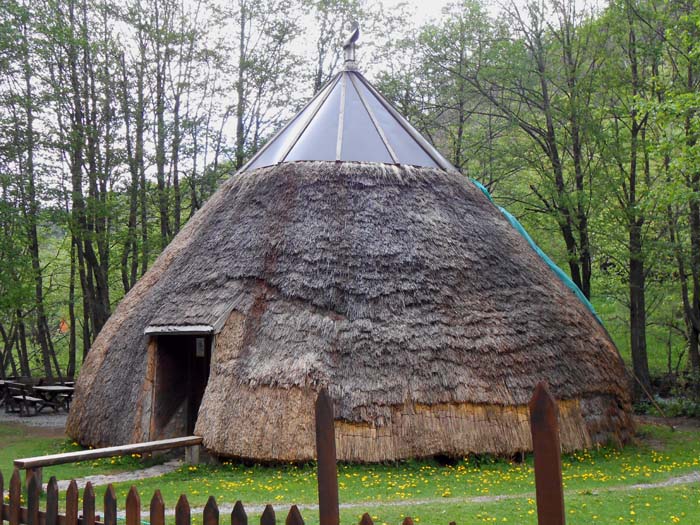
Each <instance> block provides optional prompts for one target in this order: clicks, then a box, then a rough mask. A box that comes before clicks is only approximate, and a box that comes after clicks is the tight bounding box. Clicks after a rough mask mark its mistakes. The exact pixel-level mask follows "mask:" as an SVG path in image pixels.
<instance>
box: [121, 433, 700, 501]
mask: <svg viewBox="0 0 700 525" xmlns="http://www.w3.org/2000/svg"><path fill="white" fill-rule="evenodd" d="M640 438H641V440H640V443H639V444H638V445H636V446H628V447H625V448H624V449H623V450H617V449H614V448H607V447H606V448H600V449H597V450H589V451H584V452H578V453H575V454H567V455H565V456H564V457H563V460H562V467H563V469H562V470H563V479H564V486H565V488H566V489H571V490H602V489H605V488H606V487H609V486H617V485H628V484H635V483H651V482H658V481H663V480H666V479H668V478H669V477H671V476H677V475H681V474H685V473H688V472H691V471H695V470H700V432H699V431H687V430H686V431H684V430H677V431H675V432H672V431H671V430H670V429H668V428H665V427H658V426H645V427H643V428H642V429H641V434H640ZM130 486H131V483H122V484H116V485H115V490H116V491H117V493H118V494H119V496H120V497H121V498H124V497H126V493H127V492H128V490H129V488H130ZM339 486H340V500H341V501H342V502H346V503H350V502H359V501H365V502H369V501H372V502H399V501H402V500H412V499H435V498H449V497H454V496H460V497H462V496H464V497H471V496H489V495H497V494H523V493H528V492H531V491H533V490H534V472H533V468H532V457H528V458H526V460H525V461H524V462H523V463H513V462H508V461H505V460H496V459H494V458H490V457H487V458H476V457H475V458H467V460H463V461H460V462H458V463H457V464H456V465H454V466H450V465H448V466H442V465H439V464H438V463H436V462H433V461H406V462H398V463H395V464H390V465H342V464H341V465H340V466H339ZM157 488H158V489H160V490H161V493H162V494H163V497H164V498H165V499H166V501H172V502H174V501H176V500H177V497H178V496H179V495H180V494H182V493H185V494H187V496H188V499H189V501H190V504H192V505H194V506H203V505H204V504H205V503H206V500H207V498H208V496H209V495H213V496H215V497H216V499H217V501H226V502H232V501H235V500H237V499H240V500H242V501H243V502H244V503H251V504H263V503H275V502H284V503H285V504H291V503H315V502H316V472H315V467H314V465H313V464H309V465H305V466H296V465H283V466H277V467H265V466H259V465H258V466H244V465H241V464H239V463H226V464H223V465H219V466H210V465H199V466H184V467H182V468H180V469H178V470H177V471H174V472H171V473H169V474H166V475H164V476H162V477H159V478H152V479H148V480H143V481H142V482H140V483H139V484H138V489H139V492H140V493H141V497H142V499H146V498H150V496H151V495H152V494H153V492H154V491H155V489H157Z"/></svg>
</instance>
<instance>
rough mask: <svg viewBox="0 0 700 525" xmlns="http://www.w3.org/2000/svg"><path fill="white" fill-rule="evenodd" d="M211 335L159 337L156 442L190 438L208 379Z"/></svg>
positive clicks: (154, 431) (155, 422) (154, 432)
mask: <svg viewBox="0 0 700 525" xmlns="http://www.w3.org/2000/svg"><path fill="white" fill-rule="evenodd" d="M211 341H212V338H211V336H209V335H201V336H200V335H159V336H158V339H157V350H156V360H155V366H156V371H155V391H154V400H153V401H154V403H153V404H154V406H153V428H152V430H153V432H152V434H153V436H152V438H153V439H162V438H168V437H177V436H183V435H191V434H192V433H193V432H194V427H195V424H196V423H197V414H198V412H199V406H200V405H201V403H202V398H203V397H204V390H205V389H206V387H207V381H208V380H209V366H210V364H211Z"/></svg>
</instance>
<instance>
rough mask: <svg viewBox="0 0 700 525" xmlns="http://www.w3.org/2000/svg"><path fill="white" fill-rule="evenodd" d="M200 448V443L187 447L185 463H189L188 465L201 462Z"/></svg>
mask: <svg viewBox="0 0 700 525" xmlns="http://www.w3.org/2000/svg"><path fill="white" fill-rule="evenodd" d="M199 448H200V447H199V445H192V446H191V447H185V463H187V464H188V465H198V464H199Z"/></svg>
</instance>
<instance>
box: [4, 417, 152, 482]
mask: <svg viewBox="0 0 700 525" xmlns="http://www.w3.org/2000/svg"><path fill="white" fill-rule="evenodd" d="M72 450H81V447H79V446H78V445H77V443H72V442H71V441H70V440H68V439H66V438H64V437H62V436H61V433H60V432H57V431H55V430H47V429H44V428H41V427H27V426H24V425H18V424H15V423H0V472H2V474H3V476H4V477H5V479H6V480H9V478H10V476H11V475H12V469H13V466H12V462H13V460H15V459H19V458H27V457H32V456H43V455H45V454H59V453H61V452H70V451H72ZM142 466H145V465H142V463H141V462H140V461H139V460H138V459H136V458H131V457H125V458H115V459H114V460H110V459H101V460H97V461H90V462H87V461H86V462H83V463H73V464H68V465H56V466H55V467H46V468H45V469H44V482H46V481H48V479H49V478H50V477H51V476H56V479H72V478H81V477H84V476H90V475H92V474H105V473H112V472H123V471H126V470H133V469H134V468H141V467H142ZM6 482H7V481H6Z"/></svg>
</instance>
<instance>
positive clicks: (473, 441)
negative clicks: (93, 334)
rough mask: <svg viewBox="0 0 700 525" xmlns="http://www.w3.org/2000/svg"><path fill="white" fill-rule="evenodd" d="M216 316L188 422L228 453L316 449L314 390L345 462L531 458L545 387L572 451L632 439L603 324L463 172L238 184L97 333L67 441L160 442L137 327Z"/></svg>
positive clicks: (312, 170) (333, 175) (289, 170)
mask: <svg viewBox="0 0 700 525" xmlns="http://www.w3.org/2000/svg"><path fill="white" fill-rule="evenodd" d="M221 320H224V321H225V323H222V322H221ZM217 324H218V325H223V328H222V329H221V332H220V333H219V334H218V335H217V337H216V338H215V344H214V351H213V356H212V365H211V374H210V379H209V383H208V385H207V389H206V392H205V395H204V399H203V402H202V405H201V408H200V411H199V417H198V420H197V427H196V433H197V434H199V435H202V436H203V437H204V443H205V445H206V447H207V448H209V449H210V450H211V451H213V452H215V453H217V454H221V455H227V456H242V457H247V458H257V459H264V460H272V459H278V460H306V459H309V458H311V457H313V455H314V450H313V439H314V434H313V430H314V429H313V425H314V424H313V402H314V399H315V392H316V391H317V390H318V388H319V387H320V386H321V385H327V386H328V388H329V393H330V395H331V397H332V398H333V400H334V404H335V413H336V418H337V419H338V420H339V421H338V424H337V431H336V432H337V444H338V455H339V457H340V458H341V459H349V460H365V461H378V460H387V459H395V458H404V457H416V456H428V455H434V454H448V455H462V454H466V453H470V452H492V453H499V454H509V453H513V452H516V451H520V450H527V449H529V448H530V446H531V443H530V436H529V430H528V416H527V407H526V404H527V401H528V400H529V397H530V395H531V393H532V390H533V388H534V386H535V384H536V383H537V382H539V381H541V380H545V381H547V383H548V384H549V387H550V389H551V391H552V393H553V394H554V396H555V397H556V398H558V399H560V400H561V403H560V418H561V426H562V443H563V446H564V448H566V449H573V448H581V447H587V446H590V445H591V444H593V443H600V442H604V441H608V440H614V441H625V440H627V439H628V438H629V436H630V434H631V432H632V431H633V426H632V421H631V418H630V417H629V410H630V396H629V388H628V387H629V385H628V382H627V376H626V374H625V370H624V365H623V363H622V361H621V359H620V356H619V354H618V352H617V350H616V349H615V347H614V345H613V344H612V342H611V341H610V338H609V337H608V335H607V334H606V332H605V330H604V329H603V328H602V327H601V326H600V325H599V324H598V322H597V321H596V320H595V318H594V317H593V315H592V314H591V313H590V312H589V311H588V310H587V309H586V308H585V307H584V306H583V305H582V304H581V303H580V302H579V301H578V300H577V299H576V297H575V296H574V295H573V294H572V293H571V291H570V290H568V289H567V288H566V287H565V286H564V285H563V284H562V283H561V282H560V281H559V280H558V279H557V278H556V277H555V276H554V274H553V273H552V271H551V270H550V269H549V268H548V267H547V266H546V265H545V264H544V263H543V262H542V261H541V260H540V259H539V258H538V256H537V255H536V254H535V253H534V251H533V250H532V248H531V247H530V246H529V245H528V244H527V243H526V242H525V240H524V239H523V238H522V237H521V236H520V235H519V234H518V233H517V232H516V231H515V230H514V229H513V228H512V227H511V226H510V225H509V224H508V223H507V221H506V220H505V219H504V218H503V217H502V215H501V214H500V213H499V211H498V209H497V208H496V207H495V206H494V205H493V204H492V203H491V202H489V200H488V199H487V198H486V197H485V196H484V194H482V193H481V191H479V190H478V189H477V188H476V187H475V186H474V185H473V184H471V183H470V182H469V181H468V180H467V179H465V178H464V177H463V176H461V175H459V174H454V173H447V172H445V171H442V170H437V169H431V168H415V167H409V166H391V165H380V164H362V163H335V162H299V163H284V164H280V165H277V166H273V167H269V168H260V169H257V170H254V171H251V172H247V173H243V174H239V175H236V176H234V177H233V178H232V179H231V180H229V181H227V182H226V183H225V184H224V185H223V187H222V188H221V189H220V190H219V191H218V192H217V193H216V194H215V195H214V196H213V197H212V198H211V199H210V200H209V201H208V202H207V204H206V205H205V206H204V208H203V209H202V210H200V211H199V212H198V213H197V214H196V215H195V217H194V218H193V219H192V220H191V221H190V222H189V223H188V224H187V226H186V227H185V228H184V229H183V231H182V232H180V234H178V236H177V237H176V238H175V240H174V241H173V242H172V243H171V245H170V246H169V247H168V248H167V249H166V250H165V251H164V252H163V254H162V255H161V256H160V258H159V259H158V261H157V262H156V264H155V265H154V266H153V267H152V268H151V270H150V271H149V272H148V273H147V274H146V275H145V276H144V277H143V278H142V279H141V280H140V281H139V283H138V284H137V285H136V287H135V288H134V289H133V290H132V291H131V292H130V293H129V294H128V295H127V296H126V297H125V298H124V300H123V301H122V302H121V304H120V305H119V307H118V308H117V310H116V312H115V313H114V314H113V315H112V317H111V318H110V320H109V322H108V323H107V325H106V326H105V327H104V329H103V331H102V332H101V333H100V335H99V337H98V338H97V340H96V341H95V344H94V345H93V348H92V350H91V352H90V354H89V356H88V359H87V361H86V363H85V365H84V367H83V370H82V371H81V374H80V377H79V379H78V382H77V385H76V396H75V401H74V404H73V408H72V410H71V413H70V416H69V420H68V427H67V428H68V432H69V434H70V435H71V436H73V437H74V438H76V439H78V440H79V441H80V442H82V443H89V444H92V445H107V444H116V443H123V442H128V441H134V440H143V439H147V438H149V437H150V438H154V437H159V436H154V435H153V433H154V430H153V421H152V407H153V406H154V404H157V403H158V399H157V396H155V395H154V391H155V390H154V388H153V378H154V374H155V371H154V368H155V367H156V366H157V363H156V361H155V358H154V351H153V349H154V347H155V346H156V344H155V343H152V344H150V345H149V343H148V338H147V337H146V336H144V335H143V333H144V328H145V327H147V326H159V325H162V326H165V325H170V326H172V325H212V326H214V325H217Z"/></svg>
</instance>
